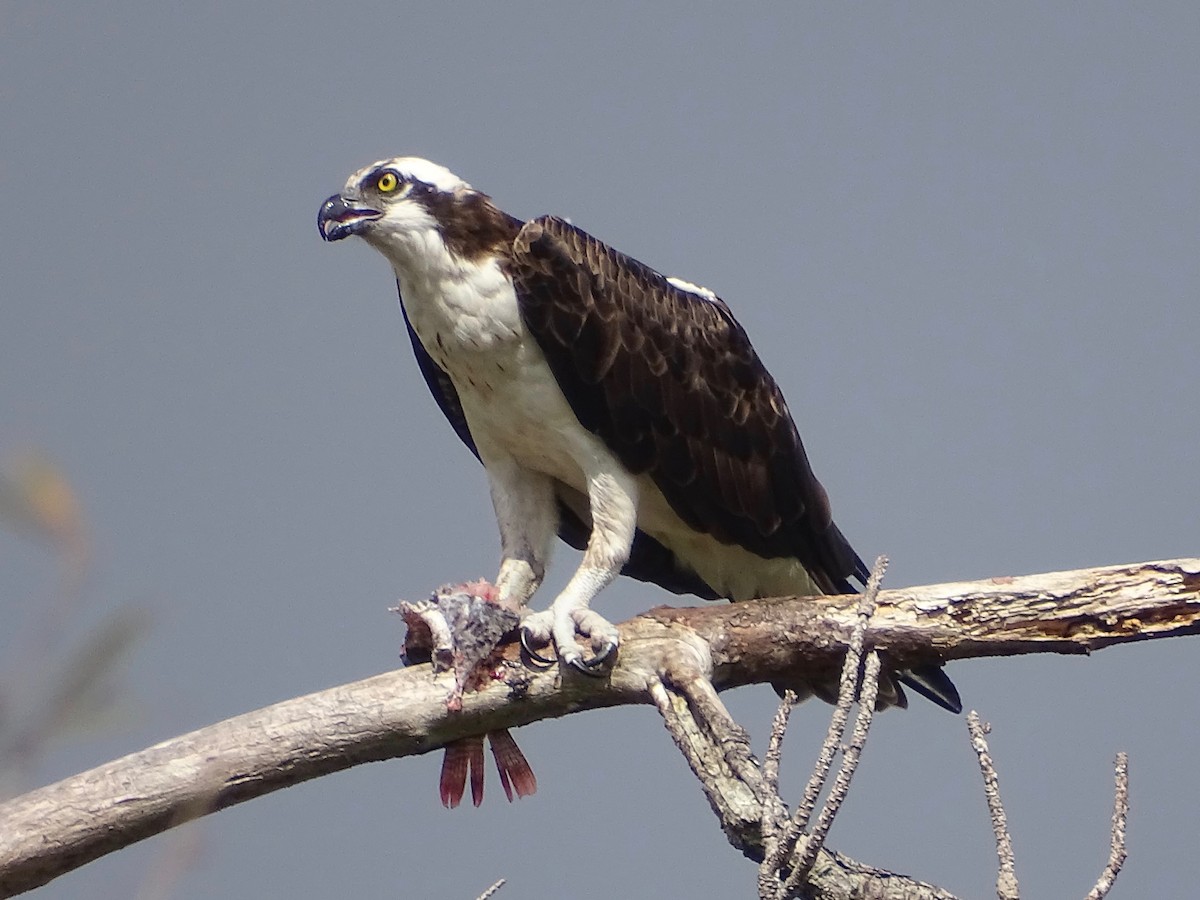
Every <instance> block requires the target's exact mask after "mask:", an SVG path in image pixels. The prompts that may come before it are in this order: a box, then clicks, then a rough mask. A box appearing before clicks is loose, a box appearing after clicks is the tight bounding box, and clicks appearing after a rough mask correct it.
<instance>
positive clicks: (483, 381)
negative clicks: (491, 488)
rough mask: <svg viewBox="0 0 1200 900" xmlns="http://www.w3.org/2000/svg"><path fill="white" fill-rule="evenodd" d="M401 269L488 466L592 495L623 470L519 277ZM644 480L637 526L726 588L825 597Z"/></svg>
mask: <svg viewBox="0 0 1200 900" xmlns="http://www.w3.org/2000/svg"><path fill="white" fill-rule="evenodd" d="M397 275H398V277H399V279H400V290H401V294H402V296H403V300H404V305H405V309H406V310H407V312H408V316H409V321H410V322H411V323H412V326H413V330H415V331H416V333H417V336H418V338H420V340H421V343H422V344H423V345H424V346H425V349H426V350H427V351H429V355H430V356H432V357H433V359H434V361H435V362H436V363H437V364H438V365H439V366H440V367H441V368H442V369H443V370H444V371H445V372H446V373H447V374H448V375H449V376H450V379H451V380H452V381H453V382H454V386H455V389H456V390H457V391H458V396H459V400H460V402H461V403H462V407H463V413H464V414H465V415H466V418H467V424H468V426H469V427H470V429H471V436H472V437H473V438H474V440H475V443H476V446H477V447H478V448H479V451H480V454H481V455H482V456H483V459H484V463H485V464H486V463H487V462H488V459H489V457H494V456H495V455H497V454H504V455H506V456H509V457H511V458H512V459H514V460H516V461H517V462H518V463H519V464H520V465H521V466H522V467H525V468H531V469H534V470H536V471H539V472H543V473H545V474H547V475H550V476H551V477H553V478H555V479H557V480H558V481H561V482H562V483H564V484H566V485H568V486H570V487H571V488H573V489H574V490H575V491H577V492H579V493H580V494H582V495H584V496H586V494H587V488H586V477H585V473H587V472H592V473H595V472H599V471H610V470H619V469H620V468H621V463H620V462H619V460H617V458H616V457H615V455H614V454H613V453H611V451H609V450H608V448H607V447H606V446H605V444H604V443H603V441H601V440H600V439H599V438H598V437H596V436H595V435H593V434H592V433H591V432H589V431H586V430H585V429H584V428H583V426H582V425H580V424H579V420H578V419H577V418H576V417H575V413H574V412H573V411H572V409H571V407H570V405H569V404H568V403H567V401H566V398H565V397H564V396H563V393H562V391H561V390H560V389H559V387H558V382H557V381H556V380H555V378H554V374H553V373H552V372H551V371H550V366H549V365H548V364H547V362H546V359H545V356H544V355H543V354H542V352H541V349H540V348H539V347H538V346H537V342H536V341H535V339H534V337H533V335H531V334H530V333H529V331H528V329H527V328H526V327H525V324H524V323H523V322H522V320H521V315H520V311H519V309H518V306H517V298H516V294H515V292H514V291H513V287H512V282H511V281H509V280H508V278H506V277H505V276H504V274H503V272H502V271H501V269H500V267H499V266H498V265H497V264H496V263H495V261H489V262H487V263H483V264H479V265H473V266H471V267H469V268H468V267H463V268H460V269H458V270H457V271H455V272H454V273H453V274H452V275H446V274H442V275H440V276H439V277H429V276H425V277H415V278H414V277H411V276H408V275H407V274H406V273H405V272H403V271H400V270H399V269H397ZM638 485H639V496H640V501H639V504H638V513H637V517H638V526H639V527H640V528H642V529H643V530H644V531H646V532H647V533H649V534H651V535H653V536H654V537H655V538H656V539H657V540H659V541H660V542H661V543H663V544H664V545H665V546H667V547H669V548H670V549H671V550H672V551H673V552H674V553H675V554H676V555H677V556H678V557H679V558H680V559H681V560H683V561H684V562H686V563H687V564H688V565H689V566H691V567H692V568H693V569H694V570H695V571H696V572H697V573H698V574H699V575H700V576H701V577H702V578H703V579H704V580H705V581H706V582H707V583H708V584H710V585H711V586H712V587H713V588H715V589H716V590H717V591H718V592H720V593H721V594H723V595H725V596H729V597H732V598H734V599H750V598H753V597H763V596H778V595H781V594H789V593H797V594H815V593H820V590H819V588H817V586H816V585H815V584H813V583H812V581H811V579H809V577H808V575H807V573H806V572H805V571H804V568H803V566H801V565H800V564H799V563H798V562H797V561H796V560H794V559H775V560H764V559H763V558H761V557H759V556H755V555H754V554H752V553H750V552H749V551H746V550H744V549H742V548H741V547H734V546H729V545H725V544H721V543H719V542H718V541H716V540H714V539H713V538H712V537H711V536H709V535H706V534H697V533H696V532H694V531H692V530H691V529H690V528H689V527H688V526H687V525H685V524H684V522H683V521H682V520H681V519H680V518H679V517H678V516H677V515H676V514H675V513H674V511H673V510H672V509H671V508H670V505H669V504H668V503H667V502H666V499H665V498H664V497H663V496H662V494H661V493H660V492H659V490H658V488H657V487H655V485H654V483H653V481H652V480H651V479H650V478H649V477H646V476H642V477H640V478H639V479H638ZM580 512H582V510H581V511H580Z"/></svg>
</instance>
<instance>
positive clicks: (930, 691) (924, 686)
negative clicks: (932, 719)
mask: <svg viewBox="0 0 1200 900" xmlns="http://www.w3.org/2000/svg"><path fill="white" fill-rule="evenodd" d="M896 677H897V678H899V679H900V680H901V681H903V682H904V683H905V684H907V685H908V686H909V687H910V688H912V689H913V690H914V691H916V692H917V693H918V694H920V695H921V696H922V697H924V698H925V699H927V700H932V701H933V702H934V703H936V704H937V705H938V706H940V707H941V708H942V709H948V710H950V712H952V713H955V714H956V715H957V714H958V713H960V712H962V699H961V698H960V697H959V696H958V688H956V687H955V686H954V682H953V681H951V680H950V678H949V676H947V675H946V673H945V672H944V671H943V670H942V667H941V666H939V665H932V664H930V665H924V666H920V667H919V668H916V669H904V670H903V671H900V672H897V673H896Z"/></svg>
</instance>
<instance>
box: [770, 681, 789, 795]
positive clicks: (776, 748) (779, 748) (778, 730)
mask: <svg viewBox="0 0 1200 900" xmlns="http://www.w3.org/2000/svg"><path fill="white" fill-rule="evenodd" d="M795 706H796V692H795V691H793V690H786V691H784V692H783V699H782V700H780V701H779V708H778V709H777V710H775V718H773V719H772V720H771V737H770V739H769V741H768V743H767V755H766V756H765V757H764V758H763V780H764V781H766V786H767V790H768V791H771V792H772V793H774V794H778V793H779V761H780V759H781V757H782V756H783V739H784V737H785V736H786V735H787V727H788V720H789V719H790V718H791V717H792V710H793V709H794V708H795Z"/></svg>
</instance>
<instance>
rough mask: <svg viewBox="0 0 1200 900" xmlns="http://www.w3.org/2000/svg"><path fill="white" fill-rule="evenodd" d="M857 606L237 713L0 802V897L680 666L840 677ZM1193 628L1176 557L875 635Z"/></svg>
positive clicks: (642, 622) (920, 613)
mask: <svg viewBox="0 0 1200 900" xmlns="http://www.w3.org/2000/svg"><path fill="white" fill-rule="evenodd" d="M857 604H858V598H857V597H854V596H848V597H818V598H801V599H795V598H792V599H782V600H763V601H756V602H753V603H743V604H738V605H728V604H721V605H711V606H706V607H696V608H689V609H668V608H657V609H654V610H651V611H650V612H648V613H646V614H644V615H642V616H638V617H636V618H634V619H632V620H630V621H629V622H626V623H624V624H623V625H622V626H621V640H622V643H621V649H620V658H619V660H618V663H617V665H616V667H615V668H614V669H613V671H612V672H611V674H610V675H609V677H608V678H605V679H591V678H583V677H571V676H570V675H569V674H568V676H567V677H566V678H565V679H563V680H560V678H559V675H558V673H557V672H555V671H551V672H531V671H529V670H528V669H526V668H524V667H523V666H521V665H520V663H519V662H517V661H516V655H517V651H516V648H515V647H512V646H510V647H507V648H506V655H507V659H508V662H507V663H506V665H505V666H504V669H503V672H502V673H501V674H502V677H500V678H498V679H497V680H496V681H494V682H493V683H492V684H490V685H488V686H486V687H484V688H483V689H482V690H480V691H477V692H474V693H469V694H467V695H466V696H465V697H464V698H463V708H462V710H461V711H457V712H449V711H447V709H446V703H445V699H446V696H447V693H448V691H449V690H450V688H451V686H452V678H453V676H452V675H449V674H445V675H442V676H438V677H434V676H432V674H431V671H430V669H429V667H428V666H416V667H413V668H410V669H404V670H400V671H396V672H388V673H385V674H382V675H377V676H375V677H373V678H368V679H365V680H363V681H359V682H355V683H353V684H347V685H341V686H339V687H334V688H330V689H329V690H325V691H321V692H318V693H315V694H309V695H307V696H304V697H299V698H296V699H293V700H287V701H284V702H282V703H279V704H276V705H274V706H270V707H266V708H264V709H261V710H257V711H255V712H250V713H246V714H244V715H241V716H236V717H234V718H232V719H227V720H226V721H224V722H220V723H217V724H215V725H211V726H209V727H207V728H202V729H200V730H198V731H194V732H191V733H190V734H186V735H182V736H180V737H176V738H173V739H171V740H168V741H164V742H163V743H161V744H157V745H155V746H153V747H150V748H148V749H146V750H142V751H140V752H138V753H132V754H130V755H128V756H125V757H122V758H120V759H117V760H114V761H112V762H109V763H106V764H104V765H102V766H98V767H97V768H95V769H92V770H90V771H87V772H84V773H81V774H79V775H75V776H72V777H70V778H67V779H64V780H63V781H60V782H58V783H56V784H52V785H48V786H46V787H43V788H39V789H37V790H34V791H31V792H30V793H28V794H25V795H22V796H20V797H17V798H14V799H12V800H10V801H8V802H7V803H5V804H3V805H0V896H2V897H8V896H12V895H14V894H18V893H21V892H23V891H27V890H30V889H32V888H34V887H37V886H39V885H42V884H45V883H46V882H48V881H50V880H51V879H53V878H55V877H56V876H58V875H61V874H63V873H64V872H67V871H70V870H71V869H74V868H77V867H78V866H81V865H83V864H85V863H87V862H90V861H91V860H93V859H96V858H98V857H100V856H103V855H105V854H107V853H111V852H112V851H114V850H118V849H120V848H121V847H124V846H127V845H129V844H131V843H134V842H135V841H139V840H142V839H143V838H146V837H149V836H151V835H153V834H157V833H158V832H161V831H164V830H166V829H168V828H170V827H173V826H174V825H177V824H180V823H181V822H184V821H187V820H189V819H193V818H197V817H199V816H202V815H205V814H207V813H209V812H213V811H215V810H218V809H223V808H225V807H227V806H231V805H233V804H235V803H240V802H242V801H244V800H249V799H251V798H253V797H257V796H261V795H263V794H266V793H269V792H271V791H274V790H278V789H280V788H284V787H288V786H290V785H293V784H297V783H299V782H302V781H305V780H307V779H310V778H316V777H319V776H321V775H325V774H328V773H330V772H335V771H339V770H341V769H345V768H349V767H350V766H354V765H358V764H360V763H364V762H374V761H378V760H384V759H392V758H395V757H401V756H410V755H414V754H419V753H427V752H429V751H431V750H434V749H437V748H440V747H442V746H444V745H445V744H446V743H447V742H449V741H452V740H456V739H460V738H464V737H469V736H472V735H482V734H485V733H487V732H489V731H495V730H497V729H501V728H511V727H515V726H519V725H525V724H528V723H530V722H534V721H537V720H539V719H545V718H552V717H557V716H563V715H567V714H569V713H574V712H582V711H584V710H588V709H595V708H599V707H606V706H615V705H621V704H634V703H650V702H653V700H652V698H651V689H652V687H653V686H654V685H660V684H661V683H662V681H663V680H664V679H669V678H670V673H672V672H679V671H683V670H687V671H691V672H694V673H697V674H698V675H700V676H703V677H706V678H709V679H711V682H712V686H713V687H714V688H716V689H717V690H724V689H727V688H731V687H736V686H739V685H744V684H750V683H759V682H769V681H771V680H773V679H775V678H777V677H778V676H779V675H780V674H781V673H785V672H792V673H795V672H806V671H811V672H836V671H838V670H839V669H840V667H841V657H842V655H843V653H844V648H845V645H846V642H847V641H848V639H849V636H850V634H851V632H852V630H853V625H854V619H855V614H856V610H857ZM1197 631H1200V559H1183V560H1171V561H1166V562H1154V563H1145V564H1141V565H1125V566H1109V567H1104V568H1098V569H1082V570H1077V571H1073V572H1057V573H1051V574H1045V575H1030V576H1022V577H1017V578H993V579H988V580H985V581H974V582H960V583H954V584H944V585H936V586H932V587H920V588H906V589H902V590H889V591H881V592H880V594H879V600H878V606H877V608H876V611H875V616H874V618H873V619H872V620H871V630H870V634H869V635H868V640H867V643H868V645H869V646H870V647H872V648H874V649H877V650H880V651H881V652H882V653H884V654H886V656H887V657H888V659H889V660H890V663H891V664H892V665H899V666H910V665H916V664H919V663H921V662H930V661H934V660H939V659H944V660H953V659H963V658H968V657H977V656H1004V655H1013V654H1021V653H1087V652H1089V651H1092V650H1097V649H1100V648H1103V647H1107V646H1110V645H1112V644H1118V643H1128V642H1132V641H1140V640H1150V639H1154V638H1161V637H1170V636H1177V635H1187V634H1195V633H1196V632H1197ZM681 667H682V668H681ZM734 762H736V760H734ZM724 765H727V766H728V765H729V760H726V761H725V762H724ZM740 790H741V791H742V793H743V794H744V793H745V788H744V786H742V787H741V788H740ZM710 799H712V798H711V797H710ZM743 799H745V797H744V796H743ZM723 821H724V820H723ZM758 828H759V822H758V817H757V812H755V813H754V814H753V815H749V816H748V817H747V821H746V822H745V829H746V830H745V831H744V832H743V833H741V834H739V835H738V836H737V839H736V840H735V835H734V834H730V839H731V842H733V843H735V845H738V846H739V848H740V849H742V851H743V852H744V853H746V854H747V855H750V856H753V852H752V851H750V852H748V851H749V850H750V848H751V845H752V837H753V834H754V833H755V832H756V831H757V829H758ZM760 838H761V835H760ZM758 852H759V856H760V857H761V843H760V845H759V851H758ZM822 872H824V873H825V874H826V875H828V877H830V878H834V879H837V878H842V877H845V878H847V879H849V881H848V882H847V884H848V885H849V886H848V887H847V890H846V892H845V893H842V894H839V893H836V892H835V893H826V894H823V895H822V896H829V897H834V896H845V897H850V896H864V894H863V893H861V888H862V887H863V884H864V883H865V882H864V881H863V880H862V879H863V878H865V877H866V876H865V875H864V874H863V873H869V872H876V870H872V869H870V867H867V866H862V865H861V864H858V863H853V862H852V861H849V860H847V859H846V858H845V857H842V856H840V855H838V854H835V853H831V852H825V853H823V855H822V857H821V858H820V859H819V860H818V864H817V866H815V867H814V870H813V877H814V878H816V877H821V875H822ZM854 873H858V874H854ZM877 876H878V879H879V886H878V887H877V889H879V890H882V889H883V887H884V886H886V887H887V888H888V889H889V890H891V889H892V888H895V889H896V891H897V893H895V894H888V893H878V894H870V895H869V896H881V897H883V896H893V895H894V896H900V895H901V894H900V893H899V892H900V891H902V890H903V889H904V887H903V885H904V884H907V885H909V886H910V887H909V889H914V888H913V887H912V886H919V887H920V889H921V890H924V891H925V893H923V894H919V895H920V896H931V897H933V896H937V897H948V896H949V895H947V894H944V893H942V892H939V891H938V890H937V889H936V888H932V887H930V886H928V885H920V884H919V883H918V882H914V881H911V880H909V879H903V878H901V879H897V876H894V875H892V874H890V873H877ZM855 879H858V880H857V881H855ZM831 883H832V882H831ZM885 883H886V885H885ZM855 891H858V893H855ZM917 895H918V894H908V895H906V896H917Z"/></svg>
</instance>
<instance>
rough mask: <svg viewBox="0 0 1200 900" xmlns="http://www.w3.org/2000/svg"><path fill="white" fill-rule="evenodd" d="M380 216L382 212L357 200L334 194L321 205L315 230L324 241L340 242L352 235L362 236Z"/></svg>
mask: <svg viewBox="0 0 1200 900" xmlns="http://www.w3.org/2000/svg"><path fill="white" fill-rule="evenodd" d="M382 216H383V213H382V212H380V211H379V210H377V209H372V208H371V207H369V206H366V205H365V204H363V203H361V202H360V201H358V200H347V199H346V198H345V197H343V196H342V195H341V194H334V195H333V196H332V197H330V198H329V199H328V200H326V201H325V202H324V203H322V204H321V211H320V212H319V213H317V229H318V230H319V231H320V232H321V237H323V238H325V240H327V241H340V240H341V239H342V238H347V237H350V236H351V235H353V234H362V233H363V232H364V231H366V230H367V229H368V228H369V227H370V226H371V223H372V222H374V221H375V220H376V219H378V218H380V217H382Z"/></svg>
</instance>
